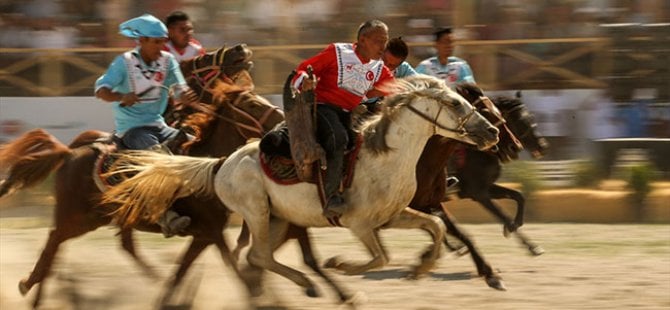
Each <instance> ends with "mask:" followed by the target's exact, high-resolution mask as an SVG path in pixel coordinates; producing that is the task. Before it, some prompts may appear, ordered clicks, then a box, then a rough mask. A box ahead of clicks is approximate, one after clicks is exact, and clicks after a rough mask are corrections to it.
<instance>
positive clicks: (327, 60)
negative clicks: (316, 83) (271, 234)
mask: <svg viewBox="0 0 670 310" xmlns="http://www.w3.org/2000/svg"><path fill="white" fill-rule="evenodd" d="M334 58H335V45H334V44H330V45H328V47H326V48H325V49H324V50H322V51H321V52H320V53H318V54H317V55H316V56H314V57H312V58H309V59H307V60H305V61H303V62H302V63H300V65H298V68H296V75H295V77H294V78H293V82H292V83H291V85H292V86H293V89H294V90H299V89H302V88H301V86H302V81H303V80H304V79H305V77H307V67H308V66H312V70H313V72H314V75H315V76H316V77H317V78H318V77H320V76H324V75H326V74H328V72H326V71H327V70H328V68H329V67H330V65H331V64H332V63H333V60H334ZM335 74H337V72H335Z"/></svg>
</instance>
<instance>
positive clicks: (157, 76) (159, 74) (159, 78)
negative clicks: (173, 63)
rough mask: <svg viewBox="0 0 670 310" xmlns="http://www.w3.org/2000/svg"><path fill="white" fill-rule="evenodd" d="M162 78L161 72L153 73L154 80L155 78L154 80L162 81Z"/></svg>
mask: <svg viewBox="0 0 670 310" xmlns="http://www.w3.org/2000/svg"><path fill="white" fill-rule="evenodd" d="M164 79H165V76H163V72H156V74H155V75H154V80H156V82H163V80H164Z"/></svg>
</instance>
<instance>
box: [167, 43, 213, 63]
mask: <svg viewBox="0 0 670 310" xmlns="http://www.w3.org/2000/svg"><path fill="white" fill-rule="evenodd" d="M165 51H167V52H170V54H172V55H174V58H176V59H177V62H182V61H184V60H188V59H191V58H193V57H196V56H200V55H204V54H205V48H203V47H202V44H200V42H198V40H195V39H191V41H189V42H188V45H186V47H185V48H184V49H183V50H180V49H178V48H176V47H174V45H172V42H171V41H168V43H166V44H165Z"/></svg>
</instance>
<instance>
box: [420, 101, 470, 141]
mask: <svg viewBox="0 0 670 310" xmlns="http://www.w3.org/2000/svg"><path fill="white" fill-rule="evenodd" d="M407 108H408V109H409V110H410V111H412V112H413V113H414V114H416V115H418V116H420V117H421V118H423V119H425V120H427V121H429V122H431V123H432V124H433V133H437V128H440V129H443V130H446V131H449V132H453V133H456V134H458V135H459V136H461V137H463V136H466V135H468V132H467V130H465V123H467V122H468V120H470V118H472V116H473V115H474V114H475V112H477V111H476V109H474V108H473V109H472V110H471V111H470V112H468V114H467V115H465V116H464V117H459V118H458V126H456V128H453V129H452V128H449V127H447V126H445V125H442V124H439V123H438V122H437V119H438V117H439V116H440V113H442V109H443V108H444V104H442V103H441V104H440V110H439V111H437V115H435V119H431V118H430V116H428V115H427V114H426V113H423V112H421V111H419V110H417V109H416V108H415V107H413V106H412V105H411V104H409V105H407Z"/></svg>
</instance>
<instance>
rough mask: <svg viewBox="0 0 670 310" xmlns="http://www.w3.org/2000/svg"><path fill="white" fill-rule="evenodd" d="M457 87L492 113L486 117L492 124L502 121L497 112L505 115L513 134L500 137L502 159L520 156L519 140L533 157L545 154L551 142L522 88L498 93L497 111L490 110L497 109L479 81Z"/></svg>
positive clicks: (502, 132)
mask: <svg viewBox="0 0 670 310" xmlns="http://www.w3.org/2000/svg"><path fill="white" fill-rule="evenodd" d="M456 91H457V92H458V93H459V94H460V95H461V96H463V97H464V98H465V99H466V100H468V101H469V102H472V103H473V105H474V106H475V107H477V110H478V111H480V112H482V115H489V116H490V117H487V118H488V119H489V121H491V122H492V123H493V124H496V125H498V124H499V123H498V122H496V120H495V119H494V118H495V117H496V115H499V116H502V118H503V119H504V122H505V124H504V125H506V126H507V128H509V130H510V131H511V133H512V134H513V136H511V137H509V139H506V138H505V137H500V141H501V142H500V143H499V144H498V146H499V150H498V152H500V153H501V154H505V156H502V157H501V159H502V158H507V160H509V159H513V158H517V157H518V152H519V151H520V150H521V149H520V148H519V145H518V143H517V142H520V144H521V146H523V148H525V149H526V150H528V152H530V153H531V154H532V156H533V157H534V158H540V157H542V156H544V155H545V153H546V151H547V148H548V147H549V144H548V143H547V140H546V139H545V138H544V137H543V136H542V135H541V134H540V132H539V131H538V130H537V123H535V118H534V117H533V115H532V114H531V113H530V111H528V108H526V106H525V105H524V103H523V102H522V101H521V95H520V93H519V92H517V96H516V97H505V96H499V97H496V98H493V100H492V103H493V105H495V108H497V109H498V111H491V110H495V108H493V107H491V106H490V105H489V104H490V101H488V98H487V97H485V96H484V92H483V91H482V89H481V88H479V87H478V86H477V85H475V84H472V83H460V84H458V85H456ZM500 125H503V124H500ZM499 129H500V128H499ZM500 132H501V135H503V134H504V133H505V132H506V131H505V130H502V129H501V131H500ZM517 139H518V141H517ZM507 160H503V161H507Z"/></svg>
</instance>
